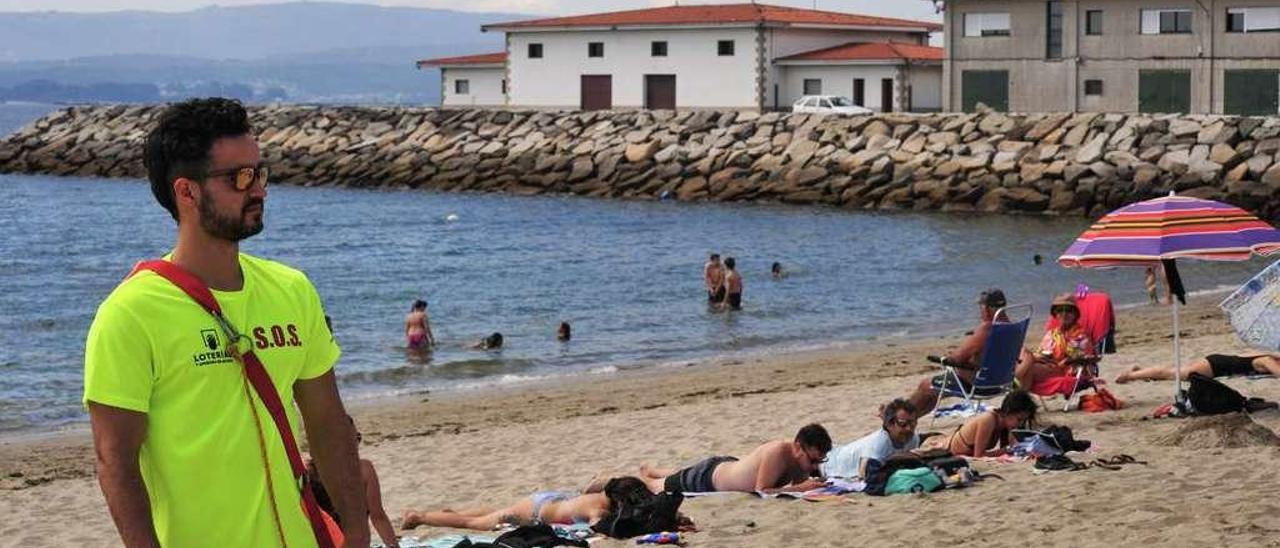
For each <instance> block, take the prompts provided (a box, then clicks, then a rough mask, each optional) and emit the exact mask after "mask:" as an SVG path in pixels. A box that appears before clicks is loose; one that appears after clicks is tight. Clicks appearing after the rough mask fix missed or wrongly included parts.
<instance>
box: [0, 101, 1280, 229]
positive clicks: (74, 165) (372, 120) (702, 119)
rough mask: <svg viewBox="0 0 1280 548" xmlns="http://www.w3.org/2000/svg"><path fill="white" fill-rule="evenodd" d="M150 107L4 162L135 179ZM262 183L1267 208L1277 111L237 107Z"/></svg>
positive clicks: (38, 126) (1027, 207)
mask: <svg viewBox="0 0 1280 548" xmlns="http://www.w3.org/2000/svg"><path fill="white" fill-rule="evenodd" d="M159 111H160V107H155V106H92V107H71V108H67V109H63V110H59V111H57V112H54V113H52V114H50V115H48V116H46V117H45V118H43V119H41V120H38V121H36V122H34V123H33V124H31V125H29V126H27V127H26V128H23V129H22V130H20V131H19V132H17V133H15V134H13V135H11V136H9V137H7V138H6V139H4V140H3V141H0V172H12V173H40V174H53V175H81V176H102V177H143V176H144V170H143V167H142V158H141V151H142V142H143V139H144V137H145V135H146V132H147V129H148V128H149V127H150V126H151V124H152V123H153V121H154V119H155V117H156V116H157V115H158V113H159ZM251 116H252V120H253V124H254V128H255V129H256V130H257V131H258V132H259V139H260V141H261V143H262V148H263V155H264V158H265V161H266V162H268V163H269V164H270V166H271V168H272V179H273V181H275V182H284V183H292V184H303V185H314V184H335V185H345V186H353V187H409V188H429V189H438V190H446V191H484V192H510V193H516V194H530V195H532V194H544V193H569V194H578V195H586V196H598V197H620V198H636V199H654V198H659V197H667V198H671V199H677V200H718V201H739V200H756V201H780V202H787V203H795V204H830V205H834V206H840V207H849V208H859V209H914V210H943V211H984V212H1022V213H1046V214H1062V215H1094V216H1096V215H1100V214H1102V213H1104V212H1105V211H1108V210H1110V209H1113V208H1115V207H1118V206H1120V205H1123V204H1125V203H1128V202H1131V201H1135V200H1140V199H1146V198H1150V197H1155V196H1159V195H1163V194H1167V193H1168V192H1169V191H1176V192H1178V193H1179V194H1186V195H1192V196H1198V197H1205V198H1211V199H1217V200H1223V201H1227V202H1230V203H1233V204H1236V205H1239V206H1242V207H1245V208H1247V209H1249V210H1251V211H1254V212H1256V213H1258V214H1260V215H1262V216H1264V217H1266V218H1270V219H1276V218H1280V118H1277V117H1268V118H1240V117H1228V116H1205V115H1189V116H1174V115H1168V116H1162V115H1146V114H1098V113H1090V114H1028V115H1013V114H1002V113H982V114H926V115H919V114H881V115H872V116H855V117H840V116H822V115H805V114H782V113H767V114H758V113H747V112H732V111H727V112H720V111H688V112H670V111H621V112H559V113H556V112H522V111H502V110H438V109H427V108H400V107H395V108H391V107H387V108H377V107H315V106H272V107H258V108H252V109H251Z"/></svg>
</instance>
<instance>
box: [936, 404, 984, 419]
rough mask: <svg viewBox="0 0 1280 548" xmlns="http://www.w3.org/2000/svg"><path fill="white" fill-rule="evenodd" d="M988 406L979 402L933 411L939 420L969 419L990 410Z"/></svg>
mask: <svg viewBox="0 0 1280 548" xmlns="http://www.w3.org/2000/svg"><path fill="white" fill-rule="evenodd" d="M990 409H991V408H990V407H987V405H986V404H984V403H982V402H979V401H970V402H959V403H956V404H954V405H949V406H946V407H939V408H937V409H934V410H933V416H934V417H937V418H944V417H959V418H968V417H972V416H975V415H981V414H983V413H986V412H987V411H988V410H990Z"/></svg>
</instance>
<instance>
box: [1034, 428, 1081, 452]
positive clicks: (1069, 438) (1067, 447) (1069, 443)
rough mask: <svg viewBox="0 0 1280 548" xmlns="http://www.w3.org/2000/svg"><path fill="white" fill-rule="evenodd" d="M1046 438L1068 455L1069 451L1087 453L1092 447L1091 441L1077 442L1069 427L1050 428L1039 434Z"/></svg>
mask: <svg viewBox="0 0 1280 548" xmlns="http://www.w3.org/2000/svg"><path fill="white" fill-rule="evenodd" d="M1037 434H1038V435H1040V436H1041V437H1044V438H1045V441H1047V442H1049V444H1050V445H1052V446H1054V447H1056V448H1058V450H1059V451H1062V452H1063V453H1066V452H1068V451H1086V450H1088V449H1089V446H1090V445H1092V444H1091V443H1090V442H1089V440H1077V439H1076V438H1075V434H1072V433H1071V428H1070V427H1067V426H1057V425H1055V426H1050V427H1048V428H1045V429H1044V430H1041V431H1040V432H1038V433H1037Z"/></svg>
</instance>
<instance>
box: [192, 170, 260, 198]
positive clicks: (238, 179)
mask: <svg viewBox="0 0 1280 548" xmlns="http://www.w3.org/2000/svg"><path fill="white" fill-rule="evenodd" d="M227 176H231V178H230V181H231V185H232V186H233V187H235V189H236V190H237V191H239V192H244V191H246V190H249V187H251V186H253V184H254V183H257V184H260V185H262V187H263V188H266V186H267V176H268V170H267V166H262V165H259V166H248V167H233V168H230V169H220V170H218V171H210V172H209V173H206V174H205V178H206V179H211V178H214V177H227Z"/></svg>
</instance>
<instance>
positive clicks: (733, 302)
mask: <svg viewBox="0 0 1280 548" xmlns="http://www.w3.org/2000/svg"><path fill="white" fill-rule="evenodd" d="M729 308H732V309H734V310H742V294H741V293H730V294H729Z"/></svg>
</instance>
